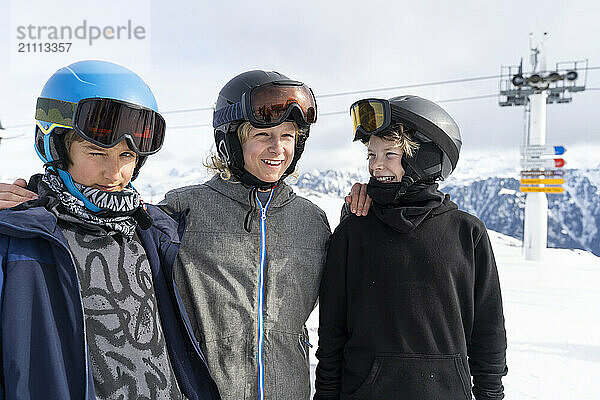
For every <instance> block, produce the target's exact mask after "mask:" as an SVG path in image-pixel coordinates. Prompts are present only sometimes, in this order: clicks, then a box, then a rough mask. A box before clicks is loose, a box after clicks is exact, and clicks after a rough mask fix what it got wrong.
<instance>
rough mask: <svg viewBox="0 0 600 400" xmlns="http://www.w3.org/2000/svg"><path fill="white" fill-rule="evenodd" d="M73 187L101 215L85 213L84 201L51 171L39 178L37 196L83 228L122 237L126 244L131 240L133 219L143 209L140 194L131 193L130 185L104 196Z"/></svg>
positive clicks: (96, 192)
mask: <svg viewBox="0 0 600 400" xmlns="http://www.w3.org/2000/svg"><path fill="white" fill-rule="evenodd" d="M74 184H75V187H76V188H77V189H78V190H79V191H80V192H81V193H82V194H83V196H85V198H86V199H88V200H89V201H90V202H92V204H94V205H96V206H98V207H99V208H101V209H102V211H100V212H97V213H95V212H93V211H90V210H88V209H87V208H86V207H85V205H84V204H83V201H81V200H79V199H78V198H77V197H75V196H73V195H72V194H71V193H70V192H69V191H68V189H67V187H66V186H65V184H64V182H63V181H62V179H60V177H59V176H58V175H57V174H56V173H55V172H53V171H50V170H46V173H45V174H44V176H42V180H41V184H40V187H39V188H38V190H39V195H40V197H41V196H45V195H46V196H51V197H56V198H57V199H58V200H59V202H60V205H61V206H62V208H61V211H64V212H65V213H67V214H69V215H70V216H72V217H75V218H76V219H77V220H79V221H81V222H83V223H85V224H89V225H95V226H100V227H103V228H105V229H107V230H108V231H114V232H118V233H121V234H122V235H123V236H125V237H126V238H127V240H131V238H132V237H133V234H134V232H135V228H136V226H137V224H136V221H135V220H134V219H133V217H132V215H133V213H134V212H135V211H136V210H137V209H138V207H140V206H142V207H143V202H142V201H141V199H140V195H139V193H138V192H136V191H135V189H133V187H132V186H131V184H129V185H128V186H127V187H126V188H125V189H124V190H123V191H120V192H105V191H102V190H98V189H94V188H91V187H87V186H83V185H80V184H78V183H76V182H74Z"/></svg>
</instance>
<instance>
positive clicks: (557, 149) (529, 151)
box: [521, 145, 567, 157]
mask: <svg viewBox="0 0 600 400" xmlns="http://www.w3.org/2000/svg"><path fill="white" fill-rule="evenodd" d="M565 151H567V149H566V148H565V146H550V145H547V146H544V145H531V146H524V147H521V155H523V156H529V157H531V156H544V155H557V156H560V155H563V154H565Z"/></svg>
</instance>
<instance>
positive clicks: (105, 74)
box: [35, 60, 164, 212]
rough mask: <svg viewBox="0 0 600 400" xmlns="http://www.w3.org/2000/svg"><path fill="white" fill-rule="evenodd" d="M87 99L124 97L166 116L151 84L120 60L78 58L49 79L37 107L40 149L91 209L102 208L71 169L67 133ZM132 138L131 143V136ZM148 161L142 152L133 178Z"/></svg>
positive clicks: (52, 166) (36, 137)
mask: <svg viewBox="0 0 600 400" xmlns="http://www.w3.org/2000/svg"><path fill="white" fill-rule="evenodd" d="M84 99H111V100H115V101H120V102H124V103H125V104H128V105H130V106H133V107H140V108H143V109H147V110H149V112H150V113H152V112H153V113H156V115H158V118H160V119H162V117H160V115H159V114H158V106H157V103H156V99H155V98H154V95H153V94H152V91H151V90H150V88H149V87H148V85H146V83H145V82H144V81H143V80H142V79H141V78H140V77H139V76H138V75H137V74H135V73H134V72H133V71H131V70H129V69H127V68H125V67H123V66H120V65H118V64H114V63H111V62H107V61H99V60H85V61H78V62H76V63H73V64H71V65H68V66H66V67H63V68H61V69H59V70H58V71H56V72H55V73H54V74H53V75H52V76H51V77H50V78H49V79H48V81H47V82H46V84H45V85H44V87H43V89H42V92H41V94H40V97H39V98H38V105H37V107H36V115H35V120H36V130H35V150H36V153H37V154H38V156H39V157H40V159H41V160H42V161H43V162H44V163H45V166H46V167H47V168H51V169H54V170H56V172H57V173H58V174H59V176H60V178H61V179H62V180H63V182H64V183H65V185H66V186H67V189H68V190H69V191H70V192H71V193H72V194H73V195H74V196H76V197H77V198H79V199H80V200H82V201H84V203H85V205H86V207H87V208H88V209H90V210H91V211H94V212H98V211H101V210H100V209H98V207H96V206H95V205H93V204H92V203H90V202H89V201H87V199H85V197H84V196H83V195H82V194H81V193H80V192H79V191H78V190H77V189H76V187H75V186H74V185H73V180H72V178H71V175H70V174H69V173H68V172H67V166H68V165H67V153H66V148H65V146H64V136H65V134H66V133H68V132H70V131H71V129H73V125H74V124H73V116H74V115H75V113H76V110H77V105H78V103H79V102H80V101H81V100H84ZM54 100H56V101H54ZM49 104H50V105H49ZM163 125H164V120H163ZM163 130H164V126H163ZM80 136H81V135H80ZM84 139H86V138H85V137H84ZM128 141H129V143H130V144H131V141H130V140H129V138H128ZM160 145H162V141H161V143H160ZM105 147H107V146H105ZM108 147H109V146H108ZM130 147H132V146H131V145H130ZM159 148H160V146H159ZM132 150H133V148H132ZM145 161H146V155H138V162H137V165H136V167H135V170H134V173H133V177H132V180H133V179H135V178H136V177H137V175H138V173H139V170H140V168H141V167H142V165H143V164H144V162H145Z"/></svg>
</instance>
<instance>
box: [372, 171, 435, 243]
mask: <svg viewBox="0 0 600 400" xmlns="http://www.w3.org/2000/svg"><path fill="white" fill-rule="evenodd" d="M437 188H438V184H437V183H433V182H416V183H413V184H412V185H410V186H408V188H406V192H405V193H403V194H401V195H398V192H399V190H400V189H402V186H401V184H400V183H381V182H378V181H377V180H376V179H374V178H371V179H370V180H369V184H368V185H367V194H368V195H369V196H370V197H371V199H373V207H372V208H371V210H372V211H373V213H374V214H375V216H376V217H377V218H378V219H380V220H381V221H382V222H383V223H384V224H386V225H388V226H390V227H392V228H393V229H395V230H397V231H398V232H401V233H408V232H410V231H412V230H414V229H415V228H416V227H417V226H419V224H420V223H421V222H423V220H425V218H427V216H429V214H430V213H431V211H432V210H434V209H435V208H437V207H439V206H440V205H441V204H442V202H443V200H444V194H443V193H442V192H440V191H439V190H437Z"/></svg>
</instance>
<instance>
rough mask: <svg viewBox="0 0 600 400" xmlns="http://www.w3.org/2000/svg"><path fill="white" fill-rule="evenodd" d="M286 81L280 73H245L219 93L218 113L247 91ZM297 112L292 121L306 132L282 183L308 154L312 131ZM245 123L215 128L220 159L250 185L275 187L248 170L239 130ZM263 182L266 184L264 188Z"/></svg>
mask: <svg viewBox="0 0 600 400" xmlns="http://www.w3.org/2000/svg"><path fill="white" fill-rule="evenodd" d="M285 81H291V80H290V78H288V77H287V76H285V75H283V74H281V73H279V72H276V71H263V70H252V71H246V72H243V73H241V74H239V75H237V76H236V77H234V78H233V79H231V80H230V81H229V82H227V83H226V84H225V86H223V88H222V89H221V91H220V92H219V96H218V97H217V103H216V105H215V112H216V111H218V110H220V109H223V108H225V107H227V106H229V105H231V104H235V103H237V102H239V101H241V99H242V95H243V94H244V93H246V92H249V91H250V90H251V89H252V88H254V87H257V86H260V85H264V84H266V83H273V82H285ZM296 111H297V110H293V111H292V113H291V114H290V118H288V120H293V121H295V122H296V123H297V124H298V126H299V128H300V129H301V131H302V135H299V136H298V138H297V139H296V146H295V149H294V158H293V159H292V162H291V164H290V165H289V167H288V168H287V170H286V171H285V172H284V174H283V175H282V177H281V178H280V179H279V182H280V181H282V180H283V179H285V178H286V177H287V176H288V175H290V174H291V173H293V172H294V170H295V169H296V164H297V163H298V160H299V159H300V156H301V155H302V152H303V151H304V144H305V142H306V139H307V138H308V135H309V132H310V125H309V124H305V123H303V119H302V118H298V115H297V113H296ZM243 122H245V120H237V121H233V122H228V123H225V124H223V125H219V126H217V127H215V130H214V135H215V146H216V149H217V154H218V155H219V158H221V160H222V161H223V162H224V163H226V165H227V167H228V168H229V169H230V170H231V172H232V173H233V174H234V175H235V176H236V178H238V179H241V180H242V181H245V180H250V182H245V183H250V184H252V185H258V186H266V185H270V186H272V185H273V184H272V183H265V182H261V181H260V180H258V178H256V177H252V176H250V177H249V175H250V174H249V173H247V172H246V171H245V169H244V155H243V153H242V145H241V143H240V140H239V138H238V135H237V128H238V127H239V126H240V125H241V124H242V123H243ZM253 178H256V179H253ZM261 183H262V184H263V185H261Z"/></svg>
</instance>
